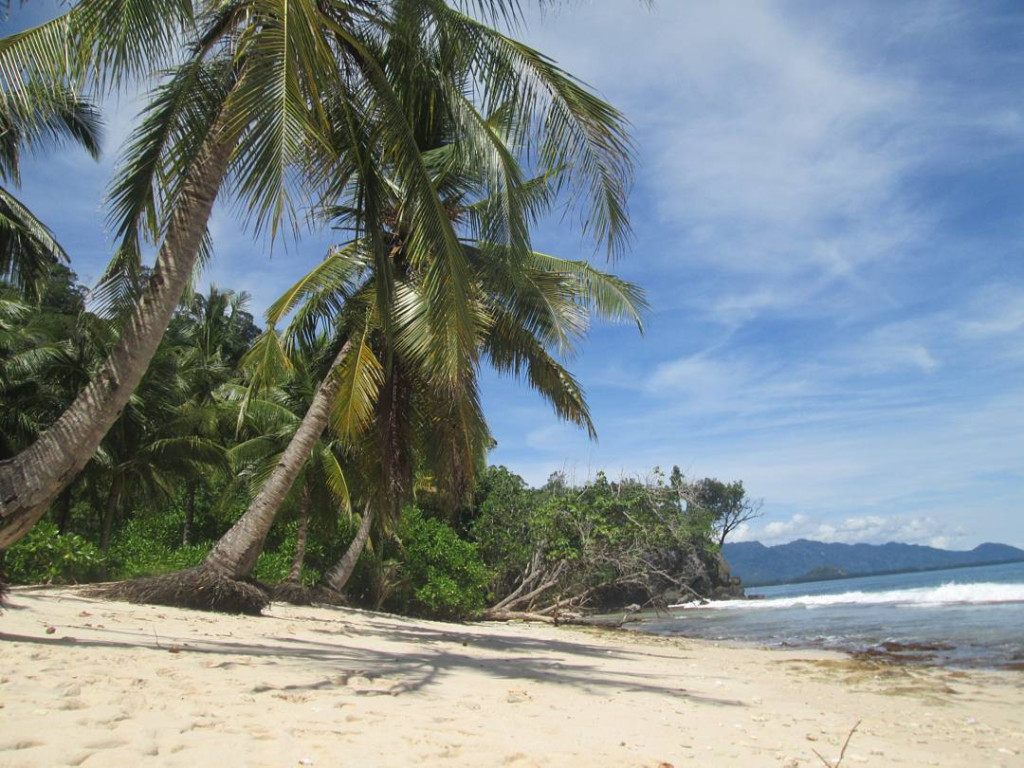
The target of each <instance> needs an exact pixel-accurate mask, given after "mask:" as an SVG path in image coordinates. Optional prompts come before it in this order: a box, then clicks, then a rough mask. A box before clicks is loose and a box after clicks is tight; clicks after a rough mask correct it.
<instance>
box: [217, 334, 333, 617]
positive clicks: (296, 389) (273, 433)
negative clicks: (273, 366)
mask: <svg viewBox="0 0 1024 768" xmlns="http://www.w3.org/2000/svg"><path fill="white" fill-rule="evenodd" d="M269 333H274V332H273V331H270V332H269ZM325 341H326V340H325V339H318V340H317V343H316V344H314V345H312V346H310V345H305V344H303V345H301V346H299V348H298V349H296V350H295V351H294V352H293V353H292V354H291V355H290V356H289V359H288V367H287V370H286V371H280V373H281V374H283V375H284V377H283V378H281V377H275V378H281V380H279V381H277V382H276V383H275V384H272V382H271V381H270V380H269V379H268V377H267V376H266V374H267V369H266V368H262V369H261V370H260V371H259V373H258V375H257V376H255V377H254V379H255V381H254V382H253V384H254V386H251V387H250V388H243V387H240V386H237V385H235V386H230V385H229V386H228V387H226V388H225V389H226V390H227V392H226V394H227V397H228V399H229V400H231V401H232V402H235V403H237V404H238V405H239V419H240V422H241V423H242V424H243V431H242V435H243V436H246V438H247V439H244V440H243V441H242V442H240V443H238V444H237V445H235V446H234V447H232V448H231V449H230V450H229V451H228V456H229V459H230V461H231V464H232V467H233V469H234V472H235V478H236V480H235V483H234V484H232V486H229V488H228V491H227V493H230V492H232V491H233V489H234V488H233V486H234V485H237V484H239V483H242V484H244V485H245V486H246V488H247V489H248V491H249V493H250V497H252V496H255V495H256V493H257V492H258V491H259V489H260V488H261V487H262V486H263V484H264V483H265V482H266V479H267V477H268V476H269V475H270V474H271V472H272V471H273V468H274V467H275V466H276V465H277V463H278V462H279V461H280V458H281V454H282V453H283V452H284V451H285V449H286V448H287V446H288V444H289V443H290V442H291V440H292V438H293V437H294V434H295V431H296V430H297V429H298V427H299V425H300V423H301V422H302V415H303V414H304V413H305V412H306V410H307V409H308V408H309V404H310V402H311V401H312V399H313V397H314V396H315V393H316V391H317V388H318V386H319V382H320V378H321V376H320V375H319V372H318V370H317V369H319V368H322V367H323V366H324V364H326V363H328V362H329V359H330V358H329V357H328V358H327V359H324V355H323V347H324V342H325ZM344 459H345V450H344V447H343V446H342V445H341V443H340V442H339V441H338V440H336V439H334V438H333V436H330V435H329V433H325V434H324V436H322V437H321V439H320V440H318V441H317V443H316V444H315V446H314V448H313V450H312V451H311V452H310V454H309V456H308V457H307V459H306V462H305V464H304V465H303V467H302V470H301V471H300V473H299V476H298V477H297V478H296V481H295V484H294V486H293V487H292V490H291V492H290V493H289V495H288V498H287V500H286V502H285V504H284V505H283V508H284V509H289V508H290V509H292V510H293V511H294V512H295V514H296V517H297V518H298V523H299V525H298V530H297V537H296V546H295V553H294V557H293V560H292V567H291V571H290V574H289V576H288V578H287V579H286V580H285V582H283V583H282V584H281V585H278V586H277V587H276V588H275V589H274V596H275V599H278V600H286V601H288V602H298V603H308V602H309V600H310V595H309V594H308V592H307V591H306V590H305V589H303V588H302V585H301V576H302V567H303V564H304V560H305V555H306V543H307V539H308V535H309V528H310V524H311V522H313V521H314V519H316V520H317V521H319V523H320V524H321V525H322V526H324V527H329V528H336V527H337V521H338V518H339V516H340V513H342V512H346V513H349V512H351V506H350V500H349V481H348V475H347V473H346V472H345V470H344V469H342V462H343V461H344Z"/></svg>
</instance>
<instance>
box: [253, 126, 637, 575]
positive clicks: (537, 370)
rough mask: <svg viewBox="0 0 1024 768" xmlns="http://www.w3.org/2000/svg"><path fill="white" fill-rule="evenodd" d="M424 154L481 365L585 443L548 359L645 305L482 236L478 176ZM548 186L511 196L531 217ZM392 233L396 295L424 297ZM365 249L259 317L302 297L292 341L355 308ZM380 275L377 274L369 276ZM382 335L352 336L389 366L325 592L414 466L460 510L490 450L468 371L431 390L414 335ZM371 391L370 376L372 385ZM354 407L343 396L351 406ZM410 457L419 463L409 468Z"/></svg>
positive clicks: (583, 270)
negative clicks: (459, 248)
mask: <svg viewBox="0 0 1024 768" xmlns="http://www.w3.org/2000/svg"><path fill="white" fill-rule="evenodd" d="M424 158H425V161H426V162H427V163H428V165H429V166H430V167H431V168H432V169H434V171H435V176H434V180H435V184H436V185H437V187H438V189H439V192H440V193H441V195H442V199H443V200H444V201H445V205H446V210H447V211H448V214H449V216H450V217H451V219H452V220H453V221H454V222H456V223H458V224H461V225H462V226H461V227H460V229H461V230H462V231H464V232H466V233H467V238H466V239H465V240H464V243H463V247H464V249H465V251H466V256H467V262H468V265H469V267H470V269H471V275H472V277H471V281H472V285H473V299H474V303H475V305H476V306H477V308H478V311H480V314H481V316H482V317H483V318H484V319H483V321H482V323H481V330H482V333H481V337H480V342H479V343H480V349H481V351H482V353H483V354H484V356H485V358H486V359H487V361H488V362H490V363H491V365H492V366H494V367H495V368H496V369H497V370H498V371H500V372H503V373H510V374H513V375H516V376H519V375H525V376H526V377H527V380H528V381H529V382H530V384H531V385H532V386H533V387H534V388H535V389H536V390H537V391H538V392H539V393H541V394H542V395H543V396H544V397H545V398H546V399H548V400H549V401H550V402H551V403H552V404H553V406H554V407H555V410H556V413H557V414H558V415H559V416H560V417H561V418H564V419H567V420H569V421H571V422H573V423H576V424H577V425H579V426H581V427H584V428H586V429H587V430H588V432H589V433H590V434H591V436H594V435H595V430H594V426H593V423H592V422H591V419H590V415H589V410H588V408H587V405H586V401H585V399H584V397H583V393H582V390H581V389H580V387H579V385H578V384H577V383H576V382H575V380H574V379H573V377H572V375H571V374H570V373H569V372H568V371H567V370H565V369H564V367H562V366H561V364H559V363H558V362H557V360H556V358H555V357H554V355H553V354H552V352H553V351H557V352H561V353H563V354H564V353H569V352H571V351H572V347H573V345H574V342H575V340H576V339H577V338H578V337H580V336H581V335H583V334H584V333H585V332H586V329H587V327H588V325H589V319H590V315H591V314H592V313H596V314H597V315H599V316H602V317H606V318H611V319H631V320H633V321H634V322H636V323H637V325H638V327H639V326H640V315H641V312H642V311H643V310H644V308H645V307H646V303H645V301H644V298H643V295H642V293H641V292H640V291H639V290H638V289H637V288H636V287H635V286H633V285H631V284H629V283H626V282H624V281H621V280H619V279H617V278H615V277H613V276H611V275H608V274H606V273H603V272H601V271H599V270H596V269H594V268H592V267H591V266H590V265H589V264H587V263H586V262H570V261H565V260H562V259H558V258H555V257H552V256H548V255H545V254H541V253H537V252H533V251H527V252H525V253H523V252H520V251H518V250H517V249H516V248H515V247H514V246H512V245H510V244H508V243H499V242H490V241H484V240H481V239H479V238H481V237H482V236H483V235H484V234H485V233H491V232H494V231H496V229H497V227H496V225H495V224H494V223H493V221H489V220H488V217H490V216H492V215H493V212H494V210H495V206H494V202H495V201H494V199H493V198H492V197H490V196H488V195H487V184H486V181H487V180H486V178H485V177H483V176H482V175H481V174H480V172H479V170H478V169H477V168H474V167H473V166H472V165H464V166H463V165H460V161H461V163H465V162H466V161H465V160H463V159H461V158H460V157H459V156H458V154H457V150H456V148H455V147H453V145H451V144H442V145H441V146H440V147H438V148H437V149H435V150H432V151H430V152H426V153H425V155H424ZM548 181H549V180H548V179H539V180H537V181H535V182H533V183H530V184H528V185H525V186H524V188H523V189H521V190H520V194H521V195H522V198H523V201H524V202H526V203H527V204H528V206H529V207H531V208H532V209H533V210H534V211H538V210H539V209H541V208H543V206H544V205H546V204H547V203H549V202H550V200H551V196H550V195H549V194H548V192H549V190H548V188H547V182H548ZM399 188H400V187H399V185H398V183H397V182H392V184H391V189H393V190H398V189H399ZM470 201H472V202H470ZM400 210H401V200H400V199H393V200H392V207H391V208H390V209H389V210H388V212H387V214H386V215H385V216H384V221H386V222H393V223H396V224H397V223H398V222H400V219H401V214H400ZM337 213H338V215H339V216H340V218H341V219H342V223H344V220H345V219H347V218H349V217H350V216H352V215H353V214H355V213H356V212H355V211H354V210H352V209H347V210H338V211H337ZM399 228H400V224H398V226H396V227H395V228H394V229H392V230H391V231H388V232H387V233H386V236H387V241H388V242H389V243H391V244H392V257H393V262H394V263H393V264H392V267H393V269H392V275H393V276H396V278H397V279H396V284H395V286H394V287H393V290H394V292H395V294H396V295H398V296H401V297H402V298H403V300H404V303H405V304H406V305H411V304H415V303H417V300H422V296H423V294H424V293H425V291H423V287H422V286H421V285H417V280H416V275H415V273H414V272H413V271H412V270H410V269H409V263H408V259H406V258H403V254H402V253H401V250H402V246H401V243H402V240H403V238H402V237H401V236H400V232H399V231H398V230H399ZM370 247H371V244H370V243H369V242H367V241H366V240H365V239H364V241H363V242H361V243H360V242H358V241H357V242H356V243H354V244H350V245H349V246H347V247H346V248H342V249H338V250H336V251H335V252H333V253H332V254H331V255H330V256H328V259H327V260H326V261H325V262H324V264H323V265H321V266H320V267H318V268H317V269H316V270H314V271H313V272H312V273H311V274H310V275H307V276H306V277H305V278H303V279H302V280H301V281H300V282H299V283H298V284H297V285H296V286H295V287H294V288H293V289H292V291H290V292H289V293H288V294H286V296H285V297H283V298H282V300H281V301H279V302H278V303H277V304H276V305H275V306H274V307H272V309H271V311H270V313H269V316H268V318H269V319H270V320H271V321H272V322H274V321H277V320H278V319H279V317H280V313H281V312H283V311H288V310H291V309H292V308H293V307H294V306H295V305H296V303H297V302H298V301H299V300H300V299H304V303H303V304H302V306H301V308H300V309H299V311H298V313H297V314H296V317H295V320H294V321H293V323H292V333H295V334H298V335H299V336H300V337H301V336H302V335H303V334H308V333H309V332H310V328H311V324H313V323H314V322H316V320H317V319H318V318H319V319H320V320H321V321H323V320H326V319H327V313H329V312H330V311H331V308H332V307H335V306H341V305H346V306H351V305H352V304H354V303H357V302H358V298H359V292H358V291H357V292H355V293H354V294H353V291H352V290H351V288H350V285H349V283H350V282H351V281H350V280H349V279H347V277H346V276H345V275H346V272H345V267H346V266H350V265H351V263H352V262H353V261H357V260H355V259H353V256H352V252H353V250H354V251H355V252H358V251H362V252H364V253H368V252H369V250H370ZM339 278H340V279H339ZM379 279H380V278H379V277H378V276H376V275H374V277H373V280H377V281H379ZM364 290H365V292H366V293H367V294H369V295H373V294H375V293H379V288H375V287H373V286H372V285H367V286H365V287H364ZM400 307H401V305H399V309H397V310H396V315H397V317H395V318H392V320H391V323H390V327H391V328H392V329H394V328H396V327H400V326H401V325H402V321H401V319H400V317H401V314H400V313H401V308H400ZM366 316H367V317H368V318H373V317H374V316H375V314H374V313H373V312H368V313H367V315H366ZM406 321H408V314H406ZM388 327H389V325H388V323H387V322H381V323H380V324H379V327H377V328H376V329H375V332H374V333H372V334H371V333H367V332H366V331H363V332H362V334H361V336H362V338H363V339H370V340H371V346H374V347H375V349H374V352H375V358H376V359H379V360H385V361H387V362H386V363H385V364H384V365H383V366H382V370H383V371H384V373H383V376H382V377H380V378H379V379H378V380H377V381H376V384H377V389H376V392H373V391H370V392H369V393H368V394H367V395H364V399H365V400H367V401H369V402H372V403H374V404H375V410H374V413H373V418H372V424H371V426H370V429H369V433H368V435H367V436H366V438H364V439H363V440H361V441H360V442H359V450H358V454H357V455H358V456H360V457H362V458H363V459H364V464H365V465H364V466H363V467H362V468H361V470H362V471H361V475H362V476H363V478H364V480H363V485H364V486H365V487H366V488H369V489H373V490H374V492H373V493H370V494H368V495H367V498H365V499H364V504H363V517H362V521H361V525H360V528H359V531H358V532H357V534H356V537H355V539H354V541H353V542H352V544H351V546H350V547H349V549H348V551H347V552H346V553H345V555H344V556H343V557H342V559H341V560H340V561H339V562H338V563H337V564H336V565H335V566H334V567H333V568H332V569H330V570H329V571H328V572H327V573H325V574H324V577H323V579H322V581H321V587H322V588H323V589H324V591H325V592H326V593H327V594H328V595H330V594H337V593H340V592H341V591H342V589H343V588H344V586H345V584H346V583H347V581H348V579H349V578H350V577H351V574H352V572H353V570H354V568H355V565H356V563H357V561H358V559H359V556H360V554H361V552H362V549H363V548H364V547H365V545H366V543H367V541H368V539H369V535H370V531H371V528H372V526H373V524H374V521H375V518H376V520H377V522H379V523H380V524H382V527H383V528H384V529H385V530H386V529H387V528H389V527H390V526H391V525H393V524H394V522H395V521H396V519H397V516H398V512H399V510H400V508H401V506H402V504H404V503H406V502H408V501H409V500H410V498H411V491H412V484H413V475H414V471H415V468H416V465H417V463H418V464H419V465H420V466H421V467H423V468H425V469H426V470H427V471H429V472H430V473H431V475H432V476H433V477H434V478H436V479H437V482H436V483H435V484H436V486H437V488H436V490H437V491H438V492H439V495H440V496H441V497H442V498H443V499H445V500H446V501H447V502H448V504H449V505H452V506H457V505H458V504H460V503H462V502H464V501H465V500H466V499H467V498H468V497H469V495H470V494H471V492H472V488H473V485H474V477H473V476H474V473H475V470H476V469H477V468H478V467H479V466H482V464H483V462H482V457H483V455H484V452H485V450H486V449H487V447H489V445H490V443H491V441H490V435H489V431H488V429H487V425H486V421H485V419H484V416H483V413H482V411H481V408H480V402H479V397H478V394H477V389H476V381H475V379H476V377H475V375H474V376H472V377H470V378H468V379H466V380H464V381H462V382H461V384H460V388H459V389H458V391H444V390H438V388H437V387H436V379H435V378H434V376H433V370H432V367H431V365H430V361H429V359H426V358H424V357H423V356H422V354H418V353H417V349H416V345H415V344H410V342H411V341H412V342H415V341H416V340H417V339H418V336H417V335H416V334H412V335H411V336H410V335H409V334H404V333H402V332H400V331H399V332H397V333H392V334H389V333H388V332H387V330H388ZM421 332H423V331H420V332H419V333H421ZM374 383H375V382H374V381H373V380H372V379H371V380H370V385H371V387H372V385H373V384H374ZM354 402H357V401H356V400H354V399H351V400H350V401H349V405H351V404H352V403H354ZM349 423H350V422H349ZM352 431H353V430H352V429H351V428H350V429H348V430H347V432H348V433H352ZM415 457H419V458H418V462H417V460H416V458H415ZM368 476H369V477H368ZM371 478H372V479H371Z"/></svg>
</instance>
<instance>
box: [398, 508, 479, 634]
mask: <svg viewBox="0 0 1024 768" xmlns="http://www.w3.org/2000/svg"><path fill="white" fill-rule="evenodd" d="M396 535H397V539H398V541H399V542H400V544H401V554H400V558H399V559H400V560H401V564H402V573H403V576H404V578H403V583H402V585H401V586H400V587H399V588H398V589H397V590H396V591H395V593H394V595H393V597H392V599H391V602H392V603H396V602H397V603H398V605H395V606H393V608H394V609H395V610H398V611H400V612H409V613H415V614H419V615H423V616H430V617H432V618H439V619H464V618H469V617H472V616H475V615H477V614H479V613H480V612H481V611H482V610H483V608H484V605H485V603H484V596H485V593H486V589H487V582H488V572H487V568H486V566H484V564H483V561H482V560H481V559H480V555H479V553H478V552H477V548H476V546H475V545H474V544H471V543H470V542H468V541H464V540H462V539H460V538H459V536H458V534H457V533H456V532H455V531H454V530H453V529H452V528H450V527H449V526H447V525H445V523H443V522H442V521H440V520H434V519H428V518H425V517H424V516H423V513H422V512H421V511H420V510H419V509H417V508H415V507H407V508H406V509H405V510H403V511H402V517H401V521H400V522H399V525H398V530H397V532H396Z"/></svg>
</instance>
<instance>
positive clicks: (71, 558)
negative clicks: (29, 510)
mask: <svg viewBox="0 0 1024 768" xmlns="http://www.w3.org/2000/svg"><path fill="white" fill-rule="evenodd" d="M103 565H104V561H103V555H102V554H101V553H100V551H99V550H98V549H97V548H96V547H95V546H93V545H92V544H90V543H89V542H88V541H86V540H85V539H83V538H82V537H81V536H78V535H77V534H74V533H67V534H64V535H63V536H62V535H60V533H59V532H58V531H57V526H56V525H54V524H53V523H52V522H50V521H49V520H43V521H40V522H39V523H38V524H36V526H35V527H34V528H32V530H31V531H29V532H28V534H27V535H26V536H25V537H24V538H23V539H22V540H21V541H19V542H18V543H17V544H14V545H13V546H11V547H10V548H9V549H8V550H7V551H6V552H5V553H4V570H5V571H6V572H7V576H8V578H9V579H10V581H11V583H13V584H74V583H77V582H81V581H91V580H95V579H97V578H99V577H100V576H101V575H102V573H103Z"/></svg>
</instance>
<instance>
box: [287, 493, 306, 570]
mask: <svg viewBox="0 0 1024 768" xmlns="http://www.w3.org/2000/svg"><path fill="white" fill-rule="evenodd" d="M310 503H311V499H310V493H309V486H306V488H304V489H303V491H302V510H301V511H300V512H299V530H298V532H297V533H296V535H295V556H294V557H292V569H291V571H290V572H289V573H288V581H289V582H290V583H291V584H300V583H301V582H302V564H303V563H304V562H305V560H306V540H307V539H308V538H309V505H310Z"/></svg>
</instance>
